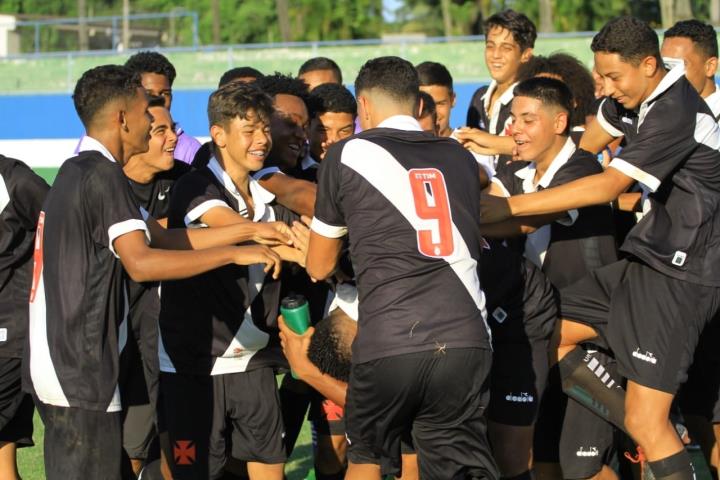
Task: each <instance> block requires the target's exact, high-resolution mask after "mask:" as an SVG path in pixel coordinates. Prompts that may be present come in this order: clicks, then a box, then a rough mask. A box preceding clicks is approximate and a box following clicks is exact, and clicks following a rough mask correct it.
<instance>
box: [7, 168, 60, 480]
mask: <svg viewBox="0 0 720 480" xmlns="http://www.w3.org/2000/svg"><path fill="white" fill-rule="evenodd" d="M49 188H50V187H48V185H47V183H45V181H44V180H43V179H42V178H40V177H39V176H38V175H36V174H35V173H33V171H32V170H30V168H28V166H27V165H25V164H24V163H23V162H21V161H20V160H15V159H12V158H8V157H5V156H3V155H0V305H2V309H0V399H1V400H0V418H1V419H2V420H1V421H0V477H2V478H7V479H9V480H19V479H20V474H19V473H18V471H17V464H16V458H15V457H16V455H15V454H16V451H17V449H18V448H22V447H30V446H32V445H34V444H33V439H32V434H33V411H34V409H33V402H32V398H31V397H30V395H28V394H27V393H25V392H23V391H22V388H21V372H22V368H21V363H22V357H23V350H24V346H25V342H26V341H27V329H28V326H27V325H28V308H27V302H28V292H29V291H30V281H31V279H32V268H33V263H32V256H33V247H34V241H35V228H36V226H37V219H38V216H39V215H40V209H41V207H42V203H43V201H44V200H45V195H46V194H47V191H48V189H49Z"/></svg>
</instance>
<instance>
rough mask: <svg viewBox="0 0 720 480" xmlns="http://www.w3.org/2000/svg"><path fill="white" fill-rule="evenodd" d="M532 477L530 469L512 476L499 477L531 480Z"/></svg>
mask: <svg viewBox="0 0 720 480" xmlns="http://www.w3.org/2000/svg"><path fill="white" fill-rule="evenodd" d="M532 478H533V476H532V473H530V470H526V471H524V472H523V473H520V474H518V475H515V476H514V477H500V480H532Z"/></svg>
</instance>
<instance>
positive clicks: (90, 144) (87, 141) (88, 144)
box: [78, 135, 117, 162]
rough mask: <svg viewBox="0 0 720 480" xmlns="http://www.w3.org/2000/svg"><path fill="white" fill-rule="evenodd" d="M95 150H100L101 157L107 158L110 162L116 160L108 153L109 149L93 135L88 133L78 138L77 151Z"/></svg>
mask: <svg viewBox="0 0 720 480" xmlns="http://www.w3.org/2000/svg"><path fill="white" fill-rule="evenodd" d="M92 150H94V151H96V152H100V153H101V154H102V156H103V157H105V158H107V159H108V160H110V161H111V162H116V161H117V160H115V157H113V156H112V154H111V153H110V150H108V149H107V148H105V145H103V144H102V143H100V142H99V141H98V140H96V139H94V138H93V137H91V136H89V135H85V136H84V137H83V138H82V140H80V145H78V153H80V152H89V151H92Z"/></svg>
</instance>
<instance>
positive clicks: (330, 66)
mask: <svg viewBox="0 0 720 480" xmlns="http://www.w3.org/2000/svg"><path fill="white" fill-rule="evenodd" d="M316 70H332V72H333V74H334V75H335V78H337V82H338V83H340V84H341V83H342V71H341V70H340V67H339V66H338V64H337V63H335V61H334V60H333V59H331V58H327V57H313V58H311V59H310V60H307V61H306V62H305V63H303V64H302V65H300V70H298V77H299V76H300V75H302V74H303V73H307V72H314V71H316Z"/></svg>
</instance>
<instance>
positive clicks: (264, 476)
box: [247, 462, 285, 480]
mask: <svg viewBox="0 0 720 480" xmlns="http://www.w3.org/2000/svg"><path fill="white" fill-rule="evenodd" d="M284 467H285V464H284V463H272V464H268V463H258V462H248V464H247V469H248V476H249V477H250V480H282V479H283V468H284Z"/></svg>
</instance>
